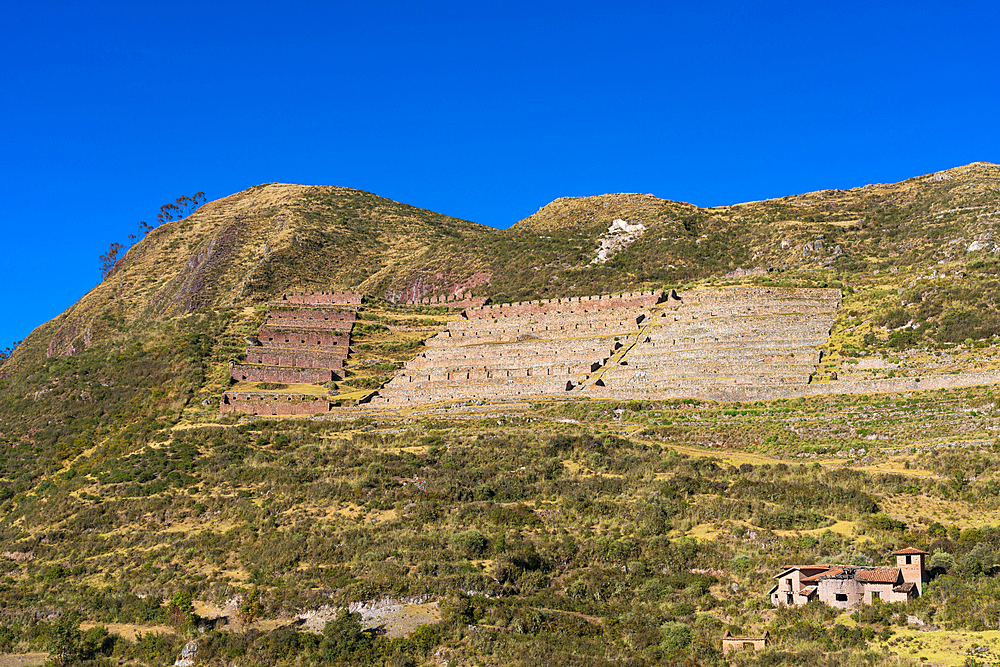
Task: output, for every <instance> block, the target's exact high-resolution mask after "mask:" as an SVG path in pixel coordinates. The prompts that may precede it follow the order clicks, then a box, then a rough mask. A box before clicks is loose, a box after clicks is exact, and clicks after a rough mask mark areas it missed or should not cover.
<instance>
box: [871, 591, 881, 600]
mask: <svg viewBox="0 0 1000 667" xmlns="http://www.w3.org/2000/svg"><path fill="white" fill-rule="evenodd" d="M881 598H882V594H881V593H879V592H878V591H872V602H875V600H879V599H881Z"/></svg>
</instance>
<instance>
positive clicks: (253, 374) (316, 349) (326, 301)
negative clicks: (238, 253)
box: [220, 292, 362, 415]
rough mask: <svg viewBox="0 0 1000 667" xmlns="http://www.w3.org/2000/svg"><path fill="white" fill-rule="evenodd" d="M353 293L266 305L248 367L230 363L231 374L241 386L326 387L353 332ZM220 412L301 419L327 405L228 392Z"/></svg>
mask: <svg viewBox="0 0 1000 667" xmlns="http://www.w3.org/2000/svg"><path fill="white" fill-rule="evenodd" d="M361 296H362V295H361V294H357V293H355V292H305V293H301V294H283V295H282V296H281V299H280V300H278V301H277V302H275V303H271V304H269V307H268V312H267V318H266V319H265V321H264V324H263V325H261V327H260V329H259V330H258V332H257V338H256V340H255V341H254V342H255V343H256V345H251V346H249V347H247V348H246V360H245V361H246V363H243V364H231V365H230V367H229V374H230V376H231V377H232V378H233V379H234V380H237V381H241V382H280V383H324V382H330V381H331V380H335V379H337V375H336V373H335V371H336V370H338V369H340V368H342V367H343V365H344V360H345V359H346V358H347V355H348V352H349V350H350V344H351V329H352V328H353V327H354V321H355V319H357V308H358V307H359V306H360V305H361ZM220 410H221V411H222V412H237V411H238V412H246V413H247V414H266V415H300V414H315V413H317V412H329V410H330V402H329V401H328V400H326V399H325V398H321V397H318V396H313V395H309V394H285V393H264V392H226V393H224V394H223V395H222V399H221V400H220Z"/></svg>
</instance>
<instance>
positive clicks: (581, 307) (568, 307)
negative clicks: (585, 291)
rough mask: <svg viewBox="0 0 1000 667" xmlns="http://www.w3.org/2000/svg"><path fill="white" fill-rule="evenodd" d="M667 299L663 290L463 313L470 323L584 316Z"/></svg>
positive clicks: (525, 303)
mask: <svg viewBox="0 0 1000 667" xmlns="http://www.w3.org/2000/svg"><path fill="white" fill-rule="evenodd" d="M664 300H665V296H664V293H663V290H656V291H649V292H628V293H625V294H602V295H600V296H574V297H567V298H563V299H540V300H536V301H519V302H516V303H501V304H495V305H489V306H481V307H479V308H469V309H468V310H466V311H465V313H464V314H465V316H466V317H467V318H468V319H470V320H471V319H499V318H501V317H511V316H519V315H542V314H546V313H585V312H592V311H597V310H616V309H627V308H651V307H653V306H655V305H657V304H658V303H661V302H662V301H664Z"/></svg>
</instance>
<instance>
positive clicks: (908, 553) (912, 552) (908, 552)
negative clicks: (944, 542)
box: [892, 547, 927, 556]
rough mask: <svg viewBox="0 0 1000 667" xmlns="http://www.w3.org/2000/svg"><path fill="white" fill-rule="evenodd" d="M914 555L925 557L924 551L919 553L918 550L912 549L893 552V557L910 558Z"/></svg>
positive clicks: (907, 548)
mask: <svg viewBox="0 0 1000 667" xmlns="http://www.w3.org/2000/svg"><path fill="white" fill-rule="evenodd" d="M916 554H924V555H925V556H926V555H927V552H926V551H921V550H920V549H914V548H913V547H906V548H905V549H900V550H899V551H893V552H892V555H893V556H912V555H916Z"/></svg>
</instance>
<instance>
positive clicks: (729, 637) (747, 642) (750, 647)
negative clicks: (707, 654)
mask: <svg viewBox="0 0 1000 667" xmlns="http://www.w3.org/2000/svg"><path fill="white" fill-rule="evenodd" d="M770 645H771V635H770V633H769V632H765V633H764V634H763V635H760V636H757V637H736V636H734V635H733V634H732V633H731V632H729V630H726V634H725V635H723V636H722V654H723V655H725V654H726V653H730V652H732V651H762V650H764V649H765V648H767V647H768V646H770Z"/></svg>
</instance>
